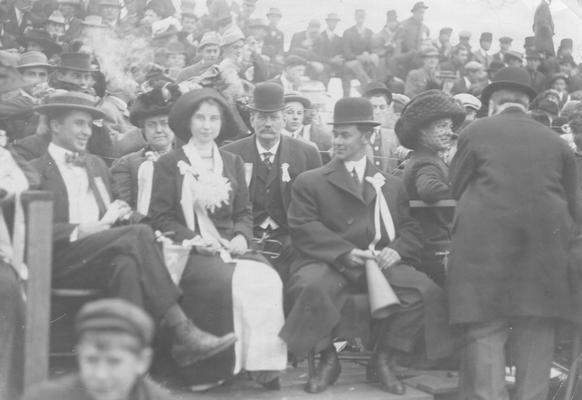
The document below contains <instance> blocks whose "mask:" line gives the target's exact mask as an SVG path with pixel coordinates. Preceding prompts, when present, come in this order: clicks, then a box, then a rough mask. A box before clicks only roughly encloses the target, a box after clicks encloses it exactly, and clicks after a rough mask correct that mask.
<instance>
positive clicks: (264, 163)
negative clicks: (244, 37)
mask: <svg viewBox="0 0 582 400" xmlns="http://www.w3.org/2000/svg"><path fill="white" fill-rule="evenodd" d="M284 108H285V103H284V96H283V89H282V88H281V86H279V85H277V84H276V83H271V82H266V83H262V84H259V85H257V87H256V88H255V91H254V102H253V104H251V106H250V109H251V124H252V126H253V130H254V132H255V133H254V135H251V136H249V137H246V138H244V139H240V140H238V141H236V142H233V143H230V144H228V145H226V146H224V150H226V151H229V152H231V153H234V154H238V155H240V156H241V157H242V159H243V161H244V162H245V168H246V171H245V173H246V174H247V182H248V185H249V192H250V198H251V201H252V203H253V224H254V226H253V230H254V236H255V237H258V238H261V237H265V238H269V239H274V240H278V241H280V242H281V243H282V244H283V249H282V253H281V257H279V258H277V259H276V260H274V264H275V267H276V268H277V270H278V271H279V273H280V274H281V276H282V278H286V276H287V269H288V267H289V263H290V260H291V259H292V256H293V252H292V250H291V248H290V240H289V229H288V224H287V209H288V207H289V202H290V201H291V187H292V185H293V182H295V178H296V177H297V176H298V175H299V174H300V173H302V172H303V171H307V170H310V169H313V168H317V167H319V166H321V157H320V156H319V153H318V151H317V148H316V147H315V146H314V145H312V144H310V143H307V142H306V141H303V140H300V139H296V138H293V137H291V136H288V135H282V131H283V127H284V126H285V120H286V118H287V117H286V116H285V114H284V111H283V110H284Z"/></svg>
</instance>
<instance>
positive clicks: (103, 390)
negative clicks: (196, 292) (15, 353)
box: [23, 299, 173, 400]
mask: <svg viewBox="0 0 582 400" xmlns="http://www.w3.org/2000/svg"><path fill="white" fill-rule="evenodd" d="M75 331H76V336H77V361H78V364H79V372H78V373H75V374H72V375H68V376H65V377H62V378H59V379H57V380H54V381H49V382H45V383H42V384H40V385H39V386H38V387H36V388H33V389H32V390H30V391H29V392H28V393H27V394H25V396H24V398H23V400H41V399H42V400H81V399H83V400H169V399H171V398H173V396H171V395H170V393H169V392H168V391H167V390H165V389H163V388H162V387H160V386H158V385H157V384H155V383H154V382H153V381H151V380H150V379H148V378H146V374H147V372H148V370H149V367H150V364H151V361H152V356H153V350H152V348H151V342H152V339H153V335H154V323H153V321H152V320H151V318H150V317H149V316H148V315H147V314H146V313H144V312H143V311H142V310H141V309H140V308H138V307H136V306H135V305H133V304H131V303H129V302H127V301H125V300H121V299H104V300H97V301H95V302H92V303H88V304H86V305H85V306H84V307H83V308H82V309H81V311H80V312H79V314H78V315H77V319H76V323H75Z"/></svg>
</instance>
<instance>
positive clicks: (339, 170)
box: [324, 158, 365, 202]
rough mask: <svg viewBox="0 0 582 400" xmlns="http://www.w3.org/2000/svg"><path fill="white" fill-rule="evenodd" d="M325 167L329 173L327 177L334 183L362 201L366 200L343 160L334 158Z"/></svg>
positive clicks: (325, 171)
mask: <svg viewBox="0 0 582 400" xmlns="http://www.w3.org/2000/svg"><path fill="white" fill-rule="evenodd" d="M324 169H325V170H324V173H325V174H326V175H327V179H328V180H329V182H330V183H331V184H332V185H334V186H336V187H337V188H338V189H341V190H343V191H345V192H347V193H349V194H351V195H352V196H354V197H355V198H356V199H358V200H360V201H361V202H365V201H364V199H363V198H362V195H361V194H360V193H359V191H358V188H357V187H356V185H355V184H354V182H353V178H352V177H351V176H350V174H349V172H348V170H347V169H346V167H345V166H344V165H343V162H341V161H339V160H338V159H337V158H334V159H333V160H331V161H330V162H329V163H328V164H327V165H326V166H325V167H324Z"/></svg>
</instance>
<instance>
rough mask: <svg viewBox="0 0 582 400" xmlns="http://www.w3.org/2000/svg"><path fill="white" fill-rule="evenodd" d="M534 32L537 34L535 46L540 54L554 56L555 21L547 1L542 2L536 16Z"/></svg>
mask: <svg viewBox="0 0 582 400" xmlns="http://www.w3.org/2000/svg"><path fill="white" fill-rule="evenodd" d="M533 32H534V34H535V45H536V49H537V50H538V51H539V52H542V53H545V54H546V55H548V56H553V55H554V54H555V52H554V41H553V39H552V37H553V36H554V20H553V18H552V12H551V11H550V6H549V5H548V3H547V2H546V0H542V1H541V2H540V4H539V5H538V7H537V8H536V12H535V15H534V23H533Z"/></svg>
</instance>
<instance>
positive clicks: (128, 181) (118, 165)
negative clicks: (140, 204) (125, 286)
mask: <svg viewBox="0 0 582 400" xmlns="http://www.w3.org/2000/svg"><path fill="white" fill-rule="evenodd" d="M148 150H149V149H148V148H147V147H146V148H143V149H141V150H139V151H136V152H134V153H130V154H126V155H125V156H123V157H121V158H118V159H117V160H115V161H114V162H113V165H112V166H111V175H112V177H111V178H112V181H111V184H112V187H113V188H112V189H113V194H114V195H115V197H117V198H118V199H120V200H123V201H125V202H126V203H127V204H129V205H130V207H131V208H133V209H135V207H136V206H137V194H138V191H139V186H138V179H137V178H138V172H139V167H140V166H141V164H142V163H143V162H144V161H145V160H146V159H147V157H146V155H145V153H146V152H147V151H148Z"/></svg>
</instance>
